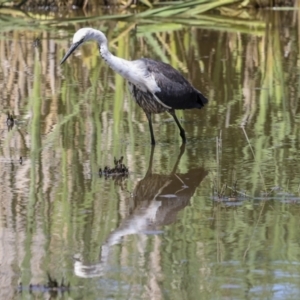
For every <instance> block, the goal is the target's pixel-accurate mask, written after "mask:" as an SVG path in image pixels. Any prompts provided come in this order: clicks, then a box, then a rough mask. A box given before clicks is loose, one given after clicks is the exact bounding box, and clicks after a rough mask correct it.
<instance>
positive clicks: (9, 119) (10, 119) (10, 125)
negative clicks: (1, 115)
mask: <svg viewBox="0 0 300 300" xmlns="http://www.w3.org/2000/svg"><path fill="white" fill-rule="evenodd" d="M14 124H15V120H14V117H13V115H11V114H10V113H9V112H8V113H7V119H6V125H7V128H8V131H10V130H11V129H12V128H13V127H14Z"/></svg>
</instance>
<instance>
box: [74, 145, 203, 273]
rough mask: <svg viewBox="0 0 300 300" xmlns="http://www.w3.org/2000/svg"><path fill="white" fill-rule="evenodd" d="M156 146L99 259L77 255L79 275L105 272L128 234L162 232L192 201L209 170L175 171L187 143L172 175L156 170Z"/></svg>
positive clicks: (76, 268) (75, 266)
mask: <svg viewBox="0 0 300 300" xmlns="http://www.w3.org/2000/svg"><path fill="white" fill-rule="evenodd" d="M154 149H155V148H154V147H153V148H152V151H151V155H150V161H149V167H148V170H147V172H146V175H145V177H144V178H143V179H142V180H141V181H139V182H138V184H137V186H136V188H135V190H134V192H133V193H132V197H131V199H130V206H131V209H130V213H129V215H128V216H127V217H126V218H125V219H123V220H122V221H121V223H120V225H119V227H118V228H117V229H115V230H114V231H113V232H111V233H110V234H109V236H108V237H107V239H106V241H105V242H104V244H103V245H102V246H101V251H100V257H99V258H100V259H99V262H98V263H96V264H90V265H85V264H84V263H83V262H82V260H81V255H80V254H79V255H76V257H75V263H74V272H75V274H76V275H77V276H79V277H83V278H91V277H98V276H102V275H104V273H105V269H106V267H109V263H108V261H109V254H110V250H111V247H112V246H114V245H116V244H120V243H122V240H123V238H124V237H125V236H127V235H132V234H137V235H139V234H161V233H163V228H161V227H162V226H165V225H169V224H172V223H173V222H175V221H176V217H177V214H178V212H180V211H181V210H183V209H184V208H185V207H186V206H187V205H188V204H189V203H190V199H191V197H192V196H193V195H194V193H195V190H196V188H197V187H198V186H199V185H200V183H201V181H202V180H203V179H204V178H205V177H206V175H207V174H208V172H207V171H206V170H205V169H204V168H202V167H199V168H193V169H190V170H188V171H187V172H186V173H176V170H177V168H178V165H179V163H180V159H181V157H182V155H183V154H184V151H185V146H184V145H183V146H181V148H180V153H179V155H178V158H177V161H176V163H175V165H174V167H173V170H172V172H171V173H170V174H169V175H164V174H163V175H162V174H156V173H153V170H152V168H153V166H152V165H153V156H154Z"/></svg>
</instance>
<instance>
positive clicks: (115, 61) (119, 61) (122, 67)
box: [97, 34, 131, 81]
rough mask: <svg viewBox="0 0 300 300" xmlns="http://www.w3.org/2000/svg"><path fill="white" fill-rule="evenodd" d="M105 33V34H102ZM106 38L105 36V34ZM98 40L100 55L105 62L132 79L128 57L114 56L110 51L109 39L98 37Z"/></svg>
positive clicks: (128, 78)
mask: <svg viewBox="0 0 300 300" xmlns="http://www.w3.org/2000/svg"><path fill="white" fill-rule="evenodd" d="M102 35H103V34H102ZM103 36H104V35H103ZM104 38H105V36H104ZM97 42H98V45H99V50H100V55H101V56H102V58H103V59H104V60H105V62H106V63H107V64H108V65H109V66H110V67H111V68H112V69H113V70H114V71H115V72H117V73H118V74H120V75H121V76H123V77H125V78H126V79H127V80H129V81H130V75H129V73H130V69H131V68H130V62H129V61H128V60H126V59H123V58H119V57H117V56H114V55H113V54H112V53H110V52H109V50H108V46H107V39H106V38H105V39H103V38H102V37H101V38H100V39H98V38H97Z"/></svg>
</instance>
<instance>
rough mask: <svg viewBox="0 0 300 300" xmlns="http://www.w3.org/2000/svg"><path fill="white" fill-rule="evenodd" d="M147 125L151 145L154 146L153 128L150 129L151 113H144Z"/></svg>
mask: <svg viewBox="0 0 300 300" xmlns="http://www.w3.org/2000/svg"><path fill="white" fill-rule="evenodd" d="M146 116H147V119H148V123H149V129H150V134H151V145H153V146H154V145H155V139H154V134H153V127H152V119H151V113H146Z"/></svg>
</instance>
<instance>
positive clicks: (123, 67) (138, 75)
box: [60, 28, 208, 145]
mask: <svg viewBox="0 0 300 300" xmlns="http://www.w3.org/2000/svg"><path fill="white" fill-rule="evenodd" d="M89 40H94V41H96V42H97V43H98V46H99V51H100V55H101V57H102V58H103V59H104V60H105V62H106V63H107V64H108V65H109V66H110V67H111V68H112V69H113V70H114V71H115V72H116V73H118V74H119V75H121V76H122V77H124V78H125V79H126V80H127V82H128V86H129V91H130V93H131V95H132V97H133V99H134V100H135V101H136V103H137V104H138V105H139V106H140V107H141V108H142V109H143V110H144V112H145V114H146V117H147V119H148V124H149V130H150V135H151V144H152V145H155V138H154V133H153V126H152V114H159V113H163V112H168V113H170V115H171V116H172V117H173V119H174V121H175V122H176V124H177V126H178V128H179V132H180V136H181V138H182V143H183V144H184V143H186V136H185V131H184V129H183V127H182V126H181V124H180V122H179V120H178V118H177V116H176V114H175V110H183V109H192V108H198V109H201V108H202V107H203V106H204V105H205V104H206V103H207V102H208V100H207V98H206V97H205V96H204V95H203V94H202V93H201V92H200V91H199V90H197V89H196V88H195V87H193V85H192V84H190V83H189V81H188V80H187V79H185V78H184V77H183V76H182V74H181V73H180V72H179V71H177V70H176V69H174V68H173V67H172V66H171V65H169V64H167V63H164V62H161V61H156V60H153V59H149V58H140V59H137V60H132V61H129V60H126V59H123V58H120V57H117V56H115V55H113V54H112V53H111V52H110V51H109V49H108V41H107V38H106V36H105V34H104V33H103V32H102V31H100V30H96V29H94V28H81V29H79V30H78V31H77V32H76V33H75V34H74V36H73V43H72V45H71V47H70V48H69V50H68V51H67V52H66V54H65V56H64V57H63V59H62V61H61V63H60V64H63V63H64V62H65V61H66V60H67V58H68V57H69V56H70V55H71V54H72V53H73V52H74V51H75V50H76V49H77V48H78V47H79V46H80V45H82V44H83V43H85V42H86V41H89Z"/></svg>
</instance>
